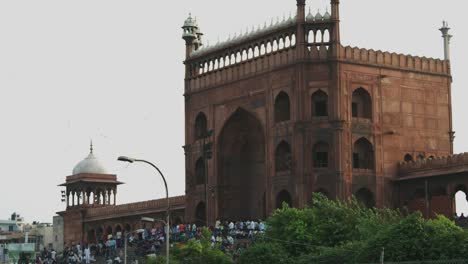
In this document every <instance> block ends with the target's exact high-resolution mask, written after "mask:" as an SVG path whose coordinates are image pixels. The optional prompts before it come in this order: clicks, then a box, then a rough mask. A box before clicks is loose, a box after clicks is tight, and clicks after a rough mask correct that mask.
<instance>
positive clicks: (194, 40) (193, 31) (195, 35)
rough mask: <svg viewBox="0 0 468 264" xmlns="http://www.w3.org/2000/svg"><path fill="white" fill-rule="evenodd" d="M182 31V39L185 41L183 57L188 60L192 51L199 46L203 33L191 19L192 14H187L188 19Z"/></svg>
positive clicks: (195, 21) (194, 20)
mask: <svg viewBox="0 0 468 264" xmlns="http://www.w3.org/2000/svg"><path fill="white" fill-rule="evenodd" d="M182 29H183V30H184V32H183V33H182V38H183V39H184V40H185V47H186V52H185V57H186V58H188V57H190V54H192V52H193V51H195V50H197V49H198V48H199V47H200V46H201V36H202V35H203V33H201V32H200V30H199V28H198V25H197V20H196V19H193V18H192V14H189V17H188V18H187V19H186V20H185V22H184V25H183V26H182Z"/></svg>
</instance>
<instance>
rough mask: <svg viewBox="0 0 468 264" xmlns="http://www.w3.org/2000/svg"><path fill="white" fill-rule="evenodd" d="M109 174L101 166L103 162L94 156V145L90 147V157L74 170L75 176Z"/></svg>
mask: <svg viewBox="0 0 468 264" xmlns="http://www.w3.org/2000/svg"><path fill="white" fill-rule="evenodd" d="M83 173H88V174H107V170H106V169H105V168H104V166H103V165H102V164H101V162H100V161H99V160H98V159H97V158H96V156H94V153H93V143H91V146H90V152H89V155H88V156H87V157H86V158H85V159H84V160H82V161H80V162H79V163H78V164H76V166H75V167H74V168H73V175H77V174H83Z"/></svg>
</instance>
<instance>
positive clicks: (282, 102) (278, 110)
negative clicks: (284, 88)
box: [275, 92, 291, 123]
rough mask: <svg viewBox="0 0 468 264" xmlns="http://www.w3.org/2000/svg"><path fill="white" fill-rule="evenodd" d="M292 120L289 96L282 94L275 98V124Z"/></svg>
mask: <svg viewBox="0 0 468 264" xmlns="http://www.w3.org/2000/svg"><path fill="white" fill-rule="evenodd" d="M290 119H291V114H290V103H289V96H288V94H287V93H285V92H280V93H279V94H278V95H277V96H276V98H275V122H276V123H278V122H283V121H288V120H290Z"/></svg>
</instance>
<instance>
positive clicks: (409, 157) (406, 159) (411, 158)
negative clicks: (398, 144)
mask: <svg viewBox="0 0 468 264" xmlns="http://www.w3.org/2000/svg"><path fill="white" fill-rule="evenodd" d="M405 161H406V162H410V161H413V156H411V155H410V154H406V155H405Z"/></svg>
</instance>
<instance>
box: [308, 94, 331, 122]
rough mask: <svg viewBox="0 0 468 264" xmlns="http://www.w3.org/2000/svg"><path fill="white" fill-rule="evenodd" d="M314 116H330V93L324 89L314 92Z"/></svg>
mask: <svg viewBox="0 0 468 264" xmlns="http://www.w3.org/2000/svg"><path fill="white" fill-rule="evenodd" d="M312 116H313V117H321V116H328V95H327V94H326V93H325V92H323V91H317V92H315V93H314V94H312Z"/></svg>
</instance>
